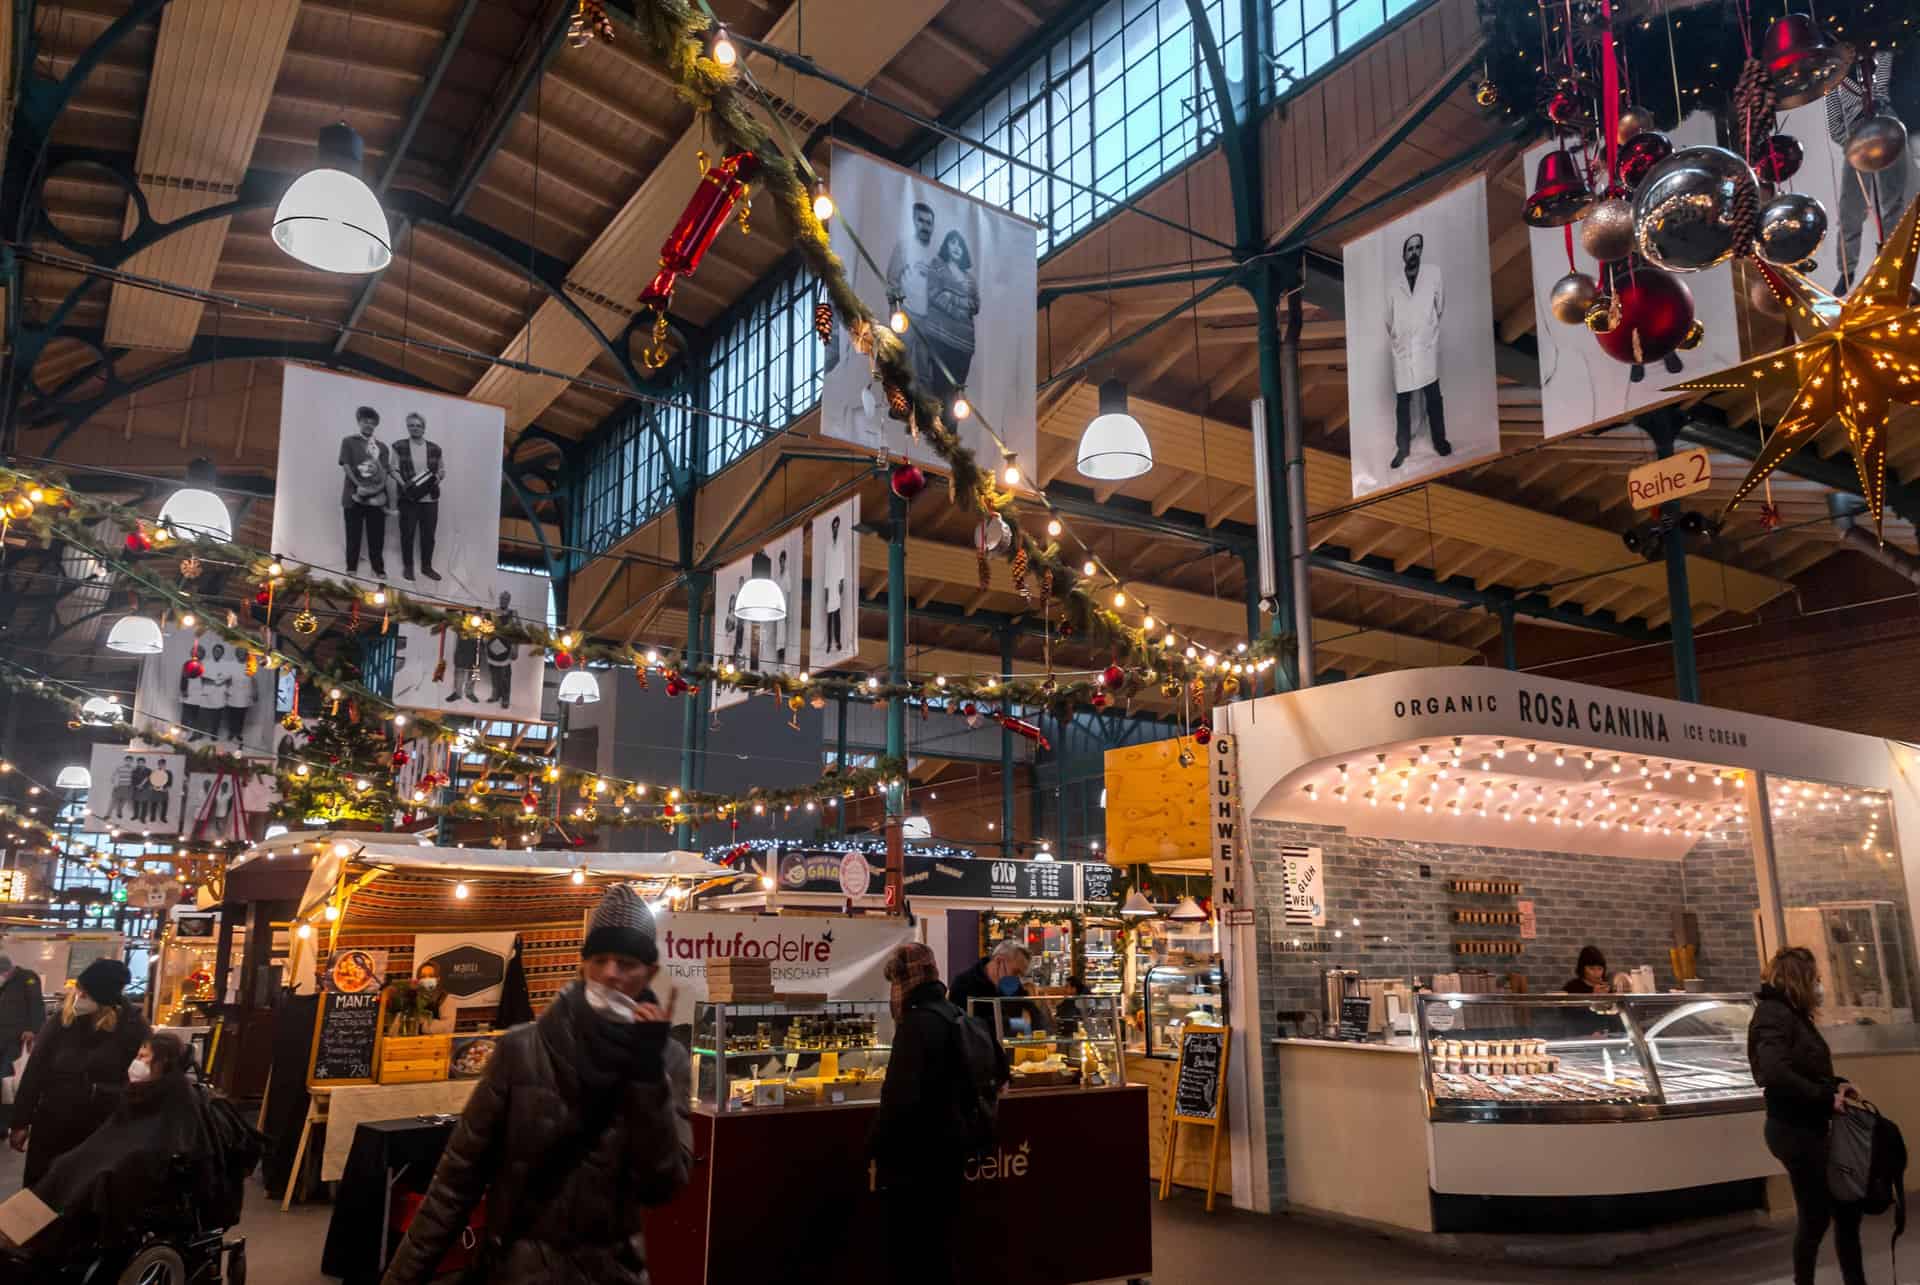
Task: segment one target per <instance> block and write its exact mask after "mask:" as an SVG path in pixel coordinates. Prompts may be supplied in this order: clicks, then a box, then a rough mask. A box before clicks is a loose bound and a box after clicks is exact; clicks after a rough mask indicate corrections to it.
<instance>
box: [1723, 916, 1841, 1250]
mask: <svg viewBox="0 0 1920 1285" xmlns="http://www.w3.org/2000/svg"><path fill="white" fill-rule="evenodd" d="M1818 978H1819V971H1818V969H1817V967H1816V966H1815V964H1814V959H1813V952H1812V951H1810V950H1808V949H1807V948H1806V947H1804V946H1788V947H1784V948H1782V949H1781V950H1779V951H1777V952H1776V953H1775V954H1774V956H1773V959H1772V961H1771V962H1770V963H1768V965H1767V971H1766V979H1765V983H1764V984H1763V985H1762V986H1761V987H1760V992H1759V996H1758V999H1759V1001H1760V1002H1759V1003H1758V1004H1757V1005H1756V1006H1755V1008H1754V1010H1753V1021H1752V1022H1751V1024H1749V1025H1748V1027H1747V1061H1748V1063H1749V1064H1750V1065H1751V1066H1752V1068H1753V1079H1754V1083H1756V1084H1758V1085H1759V1086H1760V1088H1761V1089H1762V1090H1763V1091H1764V1092H1765V1094H1766V1101H1767V1123H1766V1137H1767V1150H1769V1151H1771V1152H1772V1153H1773V1155H1774V1159H1776V1160H1778V1161H1779V1162H1780V1163H1781V1164H1782V1165H1784V1166H1785V1167H1786V1170H1787V1180H1788V1181H1789V1182H1790V1183H1791V1184H1792V1185H1793V1203H1794V1207H1795V1209H1796V1210H1797V1211H1798V1222H1797V1224H1796V1225H1795V1227H1794V1233H1793V1281H1794V1285H1813V1273H1814V1264H1815V1263H1816V1262H1817V1261H1818V1259H1819V1257H1820V1241H1821V1240H1822V1239H1823V1238H1824V1237H1825V1236H1826V1234H1827V1226H1828V1224H1832V1226H1833V1248H1834V1252H1835V1253H1836V1254H1837V1255H1839V1258H1840V1279H1841V1280H1842V1281H1844V1282H1845V1285H1866V1282H1867V1274H1866V1269H1865V1267H1864V1266H1863V1265H1862V1262H1861V1257H1860V1216H1861V1214H1860V1209H1859V1207H1858V1206H1857V1205H1840V1204H1836V1203H1834V1199H1833V1195H1832V1192H1831V1190H1830V1189H1829V1188H1828V1186H1827V1136H1828V1133H1829V1131H1830V1129H1831V1127H1832V1124H1833V1117H1834V1116H1836V1115H1839V1114H1840V1113H1842V1112H1843V1111H1845V1110H1846V1103H1847V1100H1848V1099H1849V1098H1853V1097H1856V1096H1858V1095H1857V1094H1856V1093H1855V1092H1854V1088H1853V1086H1852V1085H1851V1084H1848V1083H1847V1082H1846V1081H1845V1080H1843V1079H1841V1078H1840V1077H1839V1076H1837V1075H1835V1074H1834V1073H1833V1054H1832V1053H1831V1052H1830V1051H1829V1050H1828V1048H1827V1041H1826V1039H1825V1038H1824V1037H1823V1036H1822V1035H1821V1034H1820V1030H1819V1028H1818V1027H1816V1026H1815V1025H1814V1024H1813V1015H1814V1013H1815V1012H1816V1011H1818V1009H1819V1007H1820V993H1819V980H1818Z"/></svg>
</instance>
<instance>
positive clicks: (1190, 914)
mask: <svg viewBox="0 0 1920 1285" xmlns="http://www.w3.org/2000/svg"><path fill="white" fill-rule="evenodd" d="M1206 917H1207V912H1206V911H1204V910H1202V909H1200V903H1199V902H1197V901H1195V900H1194V899H1193V898H1192V897H1182V898H1180V904H1179V905H1177V906H1175V907H1174V908H1173V909H1172V910H1169V911H1168V912H1167V918H1169V919H1171V920H1174V921H1175V922H1177V923H1183V924H1192V923H1201V922H1203V921H1205V919H1206Z"/></svg>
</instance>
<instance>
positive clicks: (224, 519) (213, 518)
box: [160, 486, 233, 544]
mask: <svg viewBox="0 0 1920 1285" xmlns="http://www.w3.org/2000/svg"><path fill="white" fill-rule="evenodd" d="M160 524H161V525H162V526H165V527H168V528H171V529H172V531H173V533H174V534H175V535H177V536H179V537H180V538H181V539H183V540H194V539H198V538H199V537H200V536H205V537H207V539H209V540H219V541H220V542H221V543H223V544H230V543H232V541H233V519H232V518H231V517H229V516H228V515H227V506H226V503H225V502H224V501H223V500H221V498H220V497H219V496H217V495H215V494H214V493H213V492H212V491H203V490H201V489H200V488H199V487H197V486H185V487H181V488H180V489H179V490H178V491H175V492H174V493H173V494H172V495H170V496H168V497H167V502H166V503H165V504H163V505H161V506H160Z"/></svg>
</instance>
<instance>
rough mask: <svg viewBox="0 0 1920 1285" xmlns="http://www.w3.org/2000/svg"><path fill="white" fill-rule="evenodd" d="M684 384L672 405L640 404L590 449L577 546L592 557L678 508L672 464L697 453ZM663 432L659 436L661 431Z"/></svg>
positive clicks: (675, 390)
mask: <svg viewBox="0 0 1920 1285" xmlns="http://www.w3.org/2000/svg"><path fill="white" fill-rule="evenodd" d="M688 392H689V390H688V388H687V387H686V386H685V384H684V382H683V383H682V384H681V385H676V386H674V387H672V388H669V389H666V390H665V392H664V395H665V396H666V397H668V398H670V399H671V402H672V404H670V405H664V406H663V405H659V404H657V403H653V402H635V403H633V405H632V406H631V407H630V408H629V409H628V411H627V414H626V416H625V418H623V419H622V420H620V421H619V422H618V423H617V424H616V425H615V426H614V427H613V429H612V430H611V431H609V432H606V433H602V434H601V435H600V436H599V437H597V438H596V439H595V440H594V441H593V443H592V445H591V446H590V447H589V448H588V452H587V461H586V483H585V485H584V486H583V487H582V488H581V494H580V503H579V505H578V509H577V512H578V515H579V516H578V529H577V531H576V532H575V533H574V537H573V541H574V543H576V544H577V545H579V546H580V547H581V548H582V549H584V550H586V551H587V552H589V553H598V552H600V551H601V550H604V549H607V548H610V547H612V546H613V544H614V543H615V542H617V541H619V540H620V539H622V538H624V537H625V536H626V535H627V534H628V533H629V532H631V531H633V530H634V529H635V528H637V527H639V526H640V525H642V524H643V523H645V522H647V521H648V520H650V519H651V518H654V517H656V516H658V515H659V514H660V513H661V512H663V511H664V510H665V509H667V507H668V506H670V505H671V504H672V503H673V487H672V485H671V484H670V478H669V474H670V468H669V460H668V458H667V456H666V455H665V454H663V453H662V451H661V442H662V440H663V439H664V440H665V443H666V447H667V450H669V451H671V452H672V453H673V460H672V463H680V462H683V461H684V460H685V459H686V458H687V454H688V451H689V450H690V449H691V441H692V419H693V416H692V413H691V411H690V410H689V409H688V408H687V405H686V399H687V396H688ZM656 428H657V429H658V432H655V431H654V430H655V429H656Z"/></svg>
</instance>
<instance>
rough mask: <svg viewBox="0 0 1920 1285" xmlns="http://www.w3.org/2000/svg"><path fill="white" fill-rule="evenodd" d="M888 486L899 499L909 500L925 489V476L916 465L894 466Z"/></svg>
mask: <svg viewBox="0 0 1920 1285" xmlns="http://www.w3.org/2000/svg"><path fill="white" fill-rule="evenodd" d="M888 485H889V486H891V487H893V493H894V494H895V495H897V496H899V497H900V498H901V499H903V500H911V499H913V498H914V497H915V496H917V495H919V494H920V492H922V491H924V490H926V489H927V475H926V474H925V473H922V472H921V471H920V466H919V465H918V464H896V465H894V466H893V476H892V478H891V479H889V481H888Z"/></svg>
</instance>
